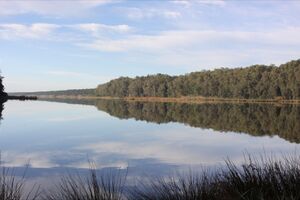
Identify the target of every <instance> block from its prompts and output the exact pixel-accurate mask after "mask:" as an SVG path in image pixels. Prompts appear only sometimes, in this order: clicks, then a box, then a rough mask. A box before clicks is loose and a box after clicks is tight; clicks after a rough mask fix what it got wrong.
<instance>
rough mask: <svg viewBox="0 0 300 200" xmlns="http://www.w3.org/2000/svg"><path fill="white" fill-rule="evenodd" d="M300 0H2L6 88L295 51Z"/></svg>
mask: <svg viewBox="0 0 300 200" xmlns="http://www.w3.org/2000/svg"><path fill="white" fill-rule="evenodd" d="M299 19H300V1H272V0H268V1H256V0H253V1H237V0H236V1H235V0H232V1H223V0H216V1H212V0H211V1H210V0H205V1H197V0H194V1H185V0H182V1H167V0H160V1H159V0H157V1H150V0H149V1H145V0H144V1H143V0H141V1H137V0H131V1H125V0H89V1H81V0H74V1H71V0H59V1H55V0H52V1H50V0H49V1H45V0H43V1H42V0H34V1H30V0H19V1H15V0H1V1H0V69H1V71H2V75H3V76H5V84H6V90H7V91H9V92H16V91H41V90H59V89H68V88H90V87H95V86H96V85H97V84H99V83H103V82H106V81H108V80H110V79H112V78H117V77H119V76H130V77H135V76H140V75H147V74H156V73H167V74H171V75H177V74H185V73H189V72H192V71H199V70H204V69H205V70H208V69H214V68H219V67H230V68H232V67H240V66H247V65H252V64H281V63H284V62H287V61H289V60H292V59H299V58H300V20H299Z"/></svg>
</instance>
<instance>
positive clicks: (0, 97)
mask: <svg viewBox="0 0 300 200" xmlns="http://www.w3.org/2000/svg"><path fill="white" fill-rule="evenodd" d="M2 80H3V77H2V76H1V74H0V102H3V101H5V100H6V98H7V94H6V93H5V92H4V85H3V83H2Z"/></svg>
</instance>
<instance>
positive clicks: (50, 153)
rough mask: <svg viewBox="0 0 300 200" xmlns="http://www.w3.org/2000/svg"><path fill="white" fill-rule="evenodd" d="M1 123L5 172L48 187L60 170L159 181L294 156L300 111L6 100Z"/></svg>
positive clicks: (268, 107)
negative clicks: (227, 164)
mask: <svg viewBox="0 0 300 200" xmlns="http://www.w3.org/2000/svg"><path fill="white" fill-rule="evenodd" d="M2 118H3V119H2V120H1V124H0V150H1V152H2V153H1V154H2V155H1V157H2V158H1V159H2V161H3V162H4V163H5V165H6V166H14V167H17V168H18V169H20V170H21V169H22V168H23V167H24V165H25V164H26V163H28V162H29V163H30V166H31V168H30V170H29V172H28V176H29V177H30V178H31V179H32V180H34V181H36V180H38V181H40V182H45V184H46V183H47V182H49V180H50V179H49V177H51V181H52V179H55V178H56V177H59V176H60V175H61V174H62V173H64V172H66V170H73V169H76V170H78V171H85V170H86V169H87V168H88V166H89V165H88V160H92V161H95V162H96V163H97V166H98V167H99V168H101V169H105V168H111V167H113V168H114V167H117V168H124V169H125V168H127V167H129V174H130V175H132V176H140V175H145V174H146V175H153V174H155V175H164V174H167V173H169V172H171V171H174V170H175V171H176V170H182V169H189V168H192V169H198V168H200V167H202V166H213V165H216V164H220V163H223V161H224V159H226V158H227V157H229V158H230V159H232V160H233V161H235V162H242V161H243V156H244V155H243V154H244V153H245V152H248V153H251V154H255V155H257V154H261V153H265V154H269V153H272V154H282V153H283V154H285V153H295V152H298V150H297V149H299V144H298V143H299V142H300V123H299V122H300V107H299V106H278V105H277V106H275V105H255V104H252V105H247V104H243V105H232V104H214V105H212V104H207V105H205V104H204V105H188V104H175V103H126V102H122V101H107V100H101V101H91V100H89V101H88V100H67V101H66V100H65V102H63V101H62V102H54V101H52V102H50V101H26V102H20V101H9V102H7V103H5V105H4V110H3V111H2Z"/></svg>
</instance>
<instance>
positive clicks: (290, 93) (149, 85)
mask: <svg viewBox="0 0 300 200" xmlns="http://www.w3.org/2000/svg"><path fill="white" fill-rule="evenodd" d="M96 95H97V96H112V97H181V96H203V97H221V98H243V99H275V98H280V99H299V98H300V59H299V60H294V61H290V62H288V63H285V64H282V65H280V66H275V65H270V66H267V65H253V66H250V67H246V68H234V69H228V68H221V69H215V70H212V71H200V72H192V73H189V74H186V75H181V76H169V75H164V74H157V75H148V76H141V77H135V78H129V77H120V78H118V79H114V80H111V81H109V82H108V83H105V84H101V85H99V86H98V87H97V89H96Z"/></svg>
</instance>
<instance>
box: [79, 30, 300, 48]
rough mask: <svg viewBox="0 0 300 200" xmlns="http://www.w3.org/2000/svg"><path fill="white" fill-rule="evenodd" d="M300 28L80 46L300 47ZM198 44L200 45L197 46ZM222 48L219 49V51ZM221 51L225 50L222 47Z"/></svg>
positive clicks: (180, 34) (166, 35)
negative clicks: (217, 44) (221, 44)
mask: <svg viewBox="0 0 300 200" xmlns="http://www.w3.org/2000/svg"><path fill="white" fill-rule="evenodd" d="M299 41H300V28H290V29H286V30H276V31H274V30H270V31H265V32H251V31H216V30H203V31H197V30H196V31H164V32H160V33H158V34H156V35H130V36H128V37H127V38H125V39H124V38H122V39H111V38H105V39H100V40H95V41H94V42H92V43H87V44H81V45H83V46H85V47H89V48H92V49H96V50H101V51H131V50H137V51H141V50H142V51H153V50H155V51H157V50H160V51H177V50H180V49H181V50H184V49H185V50H187V49H189V50H191V51H194V50H197V49H199V48H203V46H201V45H204V44H205V45H208V46H205V48H206V50H210V49H211V47H209V44H215V43H218V42H219V43H225V44H226V45H227V46H225V49H228V47H230V46H231V45H251V44H260V45H296V44H298V45H300V42H299ZM197 45H198V46H197ZM219 49H220V48H219ZM221 49H222V47H221Z"/></svg>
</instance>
